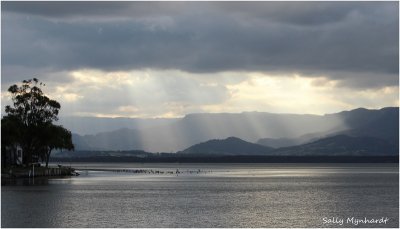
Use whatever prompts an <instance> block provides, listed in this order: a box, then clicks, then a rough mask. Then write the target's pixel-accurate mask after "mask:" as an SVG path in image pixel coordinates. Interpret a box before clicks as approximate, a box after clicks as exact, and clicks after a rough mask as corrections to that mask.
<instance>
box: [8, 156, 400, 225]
mask: <svg viewBox="0 0 400 229" xmlns="http://www.w3.org/2000/svg"><path fill="white" fill-rule="evenodd" d="M72 166H73V167H75V168H78V169H80V170H81V171H80V172H81V175H80V176H78V177H71V178H63V179H60V178H58V179H35V180H34V181H33V180H18V181H15V182H12V183H5V182H4V181H3V183H2V187H1V188H2V190H1V226H2V227H356V226H355V225H354V224H351V223H350V222H349V223H346V220H347V218H348V217H350V218H351V217H355V218H357V219H364V217H367V218H368V219H370V218H374V219H380V218H382V217H387V218H388V219H389V220H388V221H387V223H386V224H359V225H358V226H359V227H398V226H399V217H398V214H399V188H398V187H399V173H398V165H397V164H396V165H393V164H115V163H113V164H72ZM123 169H127V170H128V171H125V172H121V170H123ZM131 169H145V170H148V171H150V170H153V171H162V172H164V173H163V174H134V173H131V172H129V171H131ZM176 169H179V171H180V172H181V173H180V174H178V175H177V174H175V172H176ZM199 169H200V172H199ZM115 170H118V171H119V172H117V171H115ZM166 172H171V173H173V174H167V173H166ZM324 218H325V219H326V220H328V219H337V220H340V219H344V223H343V225H340V224H339V223H333V222H331V223H325V224H324V222H325V221H324V220H323V219H324ZM333 221H335V220H333Z"/></svg>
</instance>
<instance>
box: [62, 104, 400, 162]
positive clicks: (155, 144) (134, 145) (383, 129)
mask: <svg viewBox="0 0 400 229" xmlns="http://www.w3.org/2000/svg"><path fill="white" fill-rule="evenodd" d="M398 118H399V108H398V107H387V108H382V109H379V110H369V109H364V108H359V109H355V110H351V111H343V112H339V113H334V114H326V115H300V114H273V113H265V112H243V113H238V114H231V113H217V114H210V113H204V114H189V115H186V116H185V117H183V118H178V119H171V120H170V119H157V121H155V122H154V123H152V122H151V120H141V119H123V120H124V122H127V123H131V124H127V125H126V126H127V127H129V128H126V127H124V128H119V129H114V130H112V131H104V132H100V133H96V134H85V135H83V134H78V133H76V132H75V131H76V130H77V129H74V127H72V128H70V126H69V124H68V123H63V125H64V126H65V127H66V128H70V129H71V130H72V131H73V132H75V133H73V142H74V144H75V147H76V150H86V151H88V150H89V151H90V150H144V151H148V152H177V151H180V152H181V153H182V152H186V153H191V154H193V153H195V152H198V153H204V151H203V152H199V146H198V145H197V146H196V144H199V143H205V142H207V141H209V140H212V139H214V140H212V141H211V142H209V143H210V144H216V143H223V144H226V145H227V146H226V147H227V149H230V150H229V152H227V151H226V150H217V151H218V152H219V153H221V154H233V155H237V153H240V152H239V151H240V150H244V149H245V148H247V151H248V152H249V150H250V149H251V150H250V151H251V152H252V153H254V154H255V155H260V154H262V153H261V152H262V151H263V150H265V149H263V150H256V149H261V148H259V146H260V145H263V146H267V147H266V149H272V148H275V149H274V150H269V151H268V150H267V151H268V152H267V151H265V153H266V154H268V153H271V152H274V154H275V153H279V154H282V155H285V154H293V153H294V151H296V150H297V154H301V155H304V154H307V152H313V154H320V155H324V154H327V153H329V152H328V151H324V150H322V148H327V147H328V146H329V147H331V148H332V149H335V152H336V153H337V154H342V155H344V154H346V152H347V153H348V152H350V151H351V152H352V154H357V153H356V152H358V153H360V154H370V153H373V152H375V151H373V150H372V149H373V148H374V147H373V146H368V147H367V146H366V147H367V148H365V147H364V148H362V147H361V145H363V144H362V143H373V145H374V144H375V145H376V146H379V147H381V148H380V149H387V152H389V151H390V152H391V153H390V154H392V153H393V151H396V149H397V151H396V152H397V153H398V140H399V119H398ZM71 120H73V119H72V118H71V119H70V122H71V123H73V121H71ZM109 120H113V119H102V121H104V122H107V121H109ZM61 121H62V120H61ZM130 121H131V122H130ZM77 122H78V123H79V121H77ZM96 122H99V120H97V121H92V123H96ZM112 122H116V121H115V120H113V121H111V123H112ZM124 122H122V123H124ZM88 123H89V122H88ZM76 125H77V123H75V126H76ZM103 126H109V127H110V128H111V127H112V125H110V124H103ZM86 132H89V131H86ZM232 136H233V137H234V138H230V137H232ZM227 138H228V139H227ZM216 139H226V141H221V140H216ZM324 139H325V140H326V141H322V140H324ZM239 140H240V141H244V142H246V143H249V144H253V143H257V144H254V145H256V146H250V145H247V146H242V145H246V144H240V145H241V147H244V148H243V149H242V148H240V147H229V145H230V144H236V143H235V142H239ZM218 141H219V142H218ZM329 142H330V143H329ZM241 143H243V142H241ZM328 143H329V144H328ZM335 144H336V146H335ZM343 144H344V145H347V146H346V147H347V148H346V147H344V146H343V147H342V148H340V147H338V146H341V145H343ZM354 144H360V146H358V148H357V147H353V148H351V147H350V146H351V145H354ZM387 144H388V145H387ZM217 145H218V144H217ZM322 145H326V146H322ZM192 146H193V147H192ZM195 146H196V147H195ZM300 146H302V148H301V147H300ZM396 146H397V147H396ZM191 147H192V148H191ZM202 147H203V146H202ZM293 147H297V148H296V149H295V148H293ZM349 147H350V148H349ZM360 147H361V148H360ZM344 148H346V149H344ZM356 148H357V149H356ZM185 149H186V150H185ZM189 149H190V150H189ZM221 149H223V147H222V148H221ZM236 149H238V150H237V151H236ZM316 149H319V150H316ZM339 149H341V150H339ZM212 150H214V149H212ZM346 150H348V151H346ZM357 150H358V151H357ZM317 151H318V152H317ZM339 151H340V152H339ZM300 152H303V153H300ZM363 152H364V153H363ZM207 153H211V151H210V152H207ZM376 153H380V152H378V151H376Z"/></svg>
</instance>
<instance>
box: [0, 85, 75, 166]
mask: <svg viewBox="0 0 400 229" xmlns="http://www.w3.org/2000/svg"><path fill="white" fill-rule="evenodd" d="M44 86H45V84H43V83H42V82H39V80H38V79H36V78H33V79H29V80H24V81H22V84H21V85H16V84H14V85H12V86H10V87H9V88H8V92H9V93H10V94H11V101H12V105H7V106H6V107H5V113H6V115H5V116H4V117H2V119H1V132H2V138H1V151H2V153H1V155H2V166H11V165H17V164H20V165H24V166H28V165H30V164H32V163H38V162H40V161H41V162H45V163H46V167H47V166H48V162H49V159H50V155H51V152H52V151H53V150H55V149H59V150H62V149H66V150H74V145H73V143H72V135H71V132H70V131H69V130H67V129H65V128H64V127H63V126H60V125H55V124H54V123H53V121H57V120H58V113H59V110H60V108H61V105H60V103H59V102H57V101H56V100H52V99H50V98H48V97H47V96H46V95H45V94H44V93H43V91H42V89H41V87H44ZM18 149H20V151H21V152H22V155H21V159H22V160H21V161H19V159H20V158H19V156H18V155H17V151H18Z"/></svg>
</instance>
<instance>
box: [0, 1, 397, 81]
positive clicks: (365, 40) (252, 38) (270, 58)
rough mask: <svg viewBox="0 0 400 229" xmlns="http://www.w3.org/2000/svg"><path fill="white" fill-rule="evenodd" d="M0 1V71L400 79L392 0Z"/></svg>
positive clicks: (394, 9) (394, 6) (5, 76)
mask: <svg viewBox="0 0 400 229" xmlns="http://www.w3.org/2000/svg"><path fill="white" fill-rule="evenodd" d="M2 11H3V12H2V64H3V73H8V72H10V70H9V68H11V67H14V68H15V66H21V67H24V68H26V69H32V70H33V71H34V69H35V68H37V69H47V68H52V69H54V70H55V71H56V70H58V71H64V70H73V69H79V68H97V69H102V70H106V71H109V70H130V69H141V68H153V69H180V70H183V71H188V72H197V73H205V72H220V71H267V72H268V71H282V72H285V71H286V72H298V73H303V74H310V75H321V74H326V73H327V72H331V73H332V72H333V73H334V74H330V75H328V76H327V77H330V78H332V79H341V80H346V79H349V80H350V81H353V82H354V81H357V80H360V81H362V82H363V84H362V85H365V87H368V86H371V87H374V86H376V85H378V84H379V85H394V84H398V76H397V74H398V61H399V56H398V47H399V46H398V39H399V37H398V28H399V24H398V14H399V12H398V3H396V2H379V3H374V2H283V3H281V2H246V3H244V2H219V3H216V2H215V3H207V2H200V3H199V2H193V3H191V2H146V3H144V2H134V3H132V2H117V3H114V2H112V3H111V2H61V3H58V2H51V3H44V2H29V3H28V2H3V3H2ZM363 73H365V74H363ZM21 74H22V73H21ZM2 75H3V79H4V78H5V79H6V80H7V79H8V78H10V77H11V73H10V74H2ZM14 77H15V75H14ZM25 78H26V77H25ZM350 81H349V82H350Z"/></svg>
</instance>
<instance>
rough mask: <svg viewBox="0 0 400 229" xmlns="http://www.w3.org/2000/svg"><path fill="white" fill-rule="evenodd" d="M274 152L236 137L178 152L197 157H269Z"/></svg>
mask: <svg viewBox="0 0 400 229" xmlns="http://www.w3.org/2000/svg"><path fill="white" fill-rule="evenodd" d="M272 150H273V149H272V148H270V147H265V146H261V145H258V144H254V143H250V142H246V141H244V140H242V139H240V138H236V137H229V138H226V139H223V140H209V141H206V142H203V143H199V144H196V145H194V146H191V147H189V148H187V149H185V150H183V151H181V152H178V154H190V155H196V156H200V155H202V156H206V155H207V156H227V155H267V154H268V153H269V152H271V151H272Z"/></svg>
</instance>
